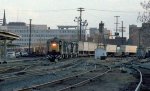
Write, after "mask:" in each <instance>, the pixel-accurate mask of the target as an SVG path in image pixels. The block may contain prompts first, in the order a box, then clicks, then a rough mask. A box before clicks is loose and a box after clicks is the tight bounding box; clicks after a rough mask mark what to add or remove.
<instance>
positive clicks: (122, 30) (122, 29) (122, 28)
mask: <svg viewBox="0 0 150 91" xmlns="http://www.w3.org/2000/svg"><path fill="white" fill-rule="evenodd" d="M121 24H122V27H121V33H122V38H121V39H122V41H121V42H122V45H123V44H124V43H123V32H124V31H125V30H124V28H125V27H124V26H123V21H121Z"/></svg>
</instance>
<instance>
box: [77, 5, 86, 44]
mask: <svg viewBox="0 0 150 91" xmlns="http://www.w3.org/2000/svg"><path fill="white" fill-rule="evenodd" d="M77 11H79V12H80V39H79V40H80V41H81V27H82V12H83V11H85V10H84V8H78V10H77Z"/></svg>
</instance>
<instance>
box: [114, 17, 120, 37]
mask: <svg viewBox="0 0 150 91" xmlns="http://www.w3.org/2000/svg"><path fill="white" fill-rule="evenodd" d="M114 17H116V23H115V24H116V32H115V36H116V37H118V36H119V33H118V24H119V23H118V18H119V17H120V16H114Z"/></svg>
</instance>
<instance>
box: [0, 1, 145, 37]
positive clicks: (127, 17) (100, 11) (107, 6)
mask: <svg viewBox="0 0 150 91" xmlns="http://www.w3.org/2000/svg"><path fill="white" fill-rule="evenodd" d="M143 1H144V0H0V17H1V18H3V10H4V9H5V10H6V18H7V22H12V21H21V22H26V23H29V19H32V23H33V24H47V25H48V26H49V27H51V28H56V27H57V25H76V24H77V23H76V22H74V21H73V20H74V18H75V17H78V16H79V12H78V11H77V8H79V7H83V8H85V11H84V12H83V19H84V20H87V21H88V24H89V25H88V27H98V23H99V22H100V21H103V22H104V23H105V27H106V28H108V29H110V30H112V31H114V30H115V24H114V23H115V21H116V20H115V17H114V16H120V18H119V22H120V23H121V21H124V25H125V27H126V31H127V32H128V26H129V25H131V24H137V25H138V26H141V23H140V22H137V16H138V12H140V11H142V10H143V9H142V7H141V5H140V2H143ZM116 11H119V12H116ZM119 27H121V25H119ZM126 34H127V33H126Z"/></svg>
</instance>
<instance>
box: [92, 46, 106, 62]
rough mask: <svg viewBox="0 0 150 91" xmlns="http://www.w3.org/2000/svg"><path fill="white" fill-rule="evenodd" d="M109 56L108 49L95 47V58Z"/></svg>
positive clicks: (103, 58) (102, 58)
mask: <svg viewBox="0 0 150 91" xmlns="http://www.w3.org/2000/svg"><path fill="white" fill-rule="evenodd" d="M106 57H107V53H106V50H105V49H103V48H96V49H95V59H101V60H105V59H106Z"/></svg>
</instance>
